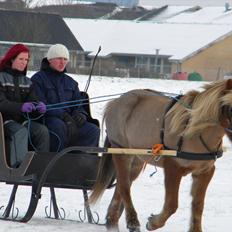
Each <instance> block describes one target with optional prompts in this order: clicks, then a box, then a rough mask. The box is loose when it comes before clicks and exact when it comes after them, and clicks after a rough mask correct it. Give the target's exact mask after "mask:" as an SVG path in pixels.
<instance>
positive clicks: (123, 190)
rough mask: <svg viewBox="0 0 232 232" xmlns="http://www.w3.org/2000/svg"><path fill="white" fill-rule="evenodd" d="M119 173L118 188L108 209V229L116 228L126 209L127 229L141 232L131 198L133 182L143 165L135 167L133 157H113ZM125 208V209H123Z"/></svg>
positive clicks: (132, 231)
mask: <svg viewBox="0 0 232 232" xmlns="http://www.w3.org/2000/svg"><path fill="white" fill-rule="evenodd" d="M113 159H114V164H115V168H116V172H117V187H116V190H115V193H114V196H113V199H112V201H111V204H110V206H109V208H108V213H107V228H116V226H117V224H118V220H119V218H120V216H121V214H122V212H123V208H124V207H125V211H126V221H127V227H128V229H129V231H131V232H139V231H140V224H139V221H138V218H137V213H136V211H135V209H134V206H133V203H132V199H131V196H130V187H131V184H132V181H133V180H134V179H136V177H137V176H138V175H139V173H140V171H141V169H142V163H141V161H140V165H135V163H133V165H132V160H133V159H134V158H132V157H129V158H128V157H125V156H117V157H113ZM123 206H124V207H123Z"/></svg>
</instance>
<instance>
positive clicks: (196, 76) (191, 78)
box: [188, 72, 203, 81]
mask: <svg viewBox="0 0 232 232" xmlns="http://www.w3.org/2000/svg"><path fill="white" fill-rule="evenodd" d="M188 80H189V81H202V80H203V78H202V76H201V75H200V74H199V73H197V72H192V73H190V74H189V75H188Z"/></svg>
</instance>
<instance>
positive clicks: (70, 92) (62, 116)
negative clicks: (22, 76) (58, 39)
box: [31, 44, 100, 152]
mask: <svg viewBox="0 0 232 232" xmlns="http://www.w3.org/2000/svg"><path fill="white" fill-rule="evenodd" d="M68 61H69V51H68V49H67V48H66V47H65V46H64V45H62V44H55V45H52V46H51V47H50V48H49V50H48V52H47V57H45V58H44V59H43V60H42V63H41V68H40V71H39V72H37V73H35V74H34V75H33V77H32V78H31V80H32V82H33V84H34V87H35V90H36V93H37V95H38V97H39V99H40V101H42V102H44V103H45V104H46V105H48V104H56V103H61V102H69V101H75V100H79V99H81V95H80V90H79V87H78V83H77V82H76V81H75V80H74V79H72V78H71V77H70V76H68V75H67V74H66V66H67V64H68ZM44 116H45V124H46V125H47V127H48V129H49V131H50V133H51V134H50V141H51V144H50V148H51V151H53V152H57V151H60V150H62V149H64V148H65V147H67V146H71V145H77V146H78V145H79V146H98V142H99V136H100V130H99V128H98V127H97V126H96V125H94V124H92V123H90V122H88V121H87V113H86V111H85V110H84V109H83V107H82V106H75V107H70V108H60V109H54V110H49V111H47V112H46V114H45V115H44Z"/></svg>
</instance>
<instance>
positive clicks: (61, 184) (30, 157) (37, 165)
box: [0, 92, 114, 223]
mask: <svg viewBox="0 0 232 232" xmlns="http://www.w3.org/2000/svg"><path fill="white" fill-rule="evenodd" d="M82 96H83V98H84V99H85V100H86V104H85V105H84V107H85V109H86V111H87V113H88V115H89V117H88V120H89V121H90V122H92V123H95V124H96V125H98V126H99V122H98V120H96V119H93V118H92V117H91V113H90V107H89V98H88V95H87V94H86V93H85V92H83V93H82ZM96 149H97V148H96ZM96 149H95V150H94V151H93V150H92V149H91V148H88V147H68V148H66V149H64V150H62V151H61V152H58V153H53V152H46V153H44V152H39V153H36V152H33V151H29V152H28V153H27V154H26V156H25V159H24V161H23V162H22V163H21V164H20V166H19V167H18V168H11V167H10V166H9V165H8V162H7V159H6V152H5V140H4V130H3V119H2V115H1V113H0V182H5V183H6V184H7V185H12V186H13V187H12V191H11V195H10V197H9V200H8V202H7V204H6V206H1V208H0V209H1V211H2V212H3V213H2V215H1V219H4V220H12V221H19V222H28V221H29V220H30V219H31V218H32V216H33V215H34V213H35V211H36V208H37V205H38V202H39V199H40V198H41V191H42V188H44V187H48V188H49V189H50V204H49V207H50V208H49V209H48V208H46V211H45V212H46V215H47V217H52V218H55V219H64V218H65V211H64V209H63V208H62V212H60V209H59V207H58V203H57V197H56V193H55V189H56V188H65V189H74V190H75V189H76V190H81V191H82V193H83V199H84V213H85V215H84V216H82V217H80V215H79V220H80V221H84V220H87V221H88V222H89V223H98V222H99V216H98V214H97V213H96V212H95V214H96V215H97V218H95V219H94V217H93V214H92V211H91V209H90V206H89V203H88V191H89V190H91V189H92V188H93V185H94V183H95V180H96V176H97V167H98V164H99V162H100V157H99V156H98V152H97V150H96ZM113 181H114V180H113V179H112V182H111V184H110V185H109V188H111V187H113V184H112V183H113ZM20 186H28V187H29V188H30V191H31V194H30V201H29V205H28V207H27V210H26V212H25V214H24V215H20V213H19V209H18V208H16V207H15V199H16V194H17V190H18V189H19V187H20ZM0 205H2V204H0Z"/></svg>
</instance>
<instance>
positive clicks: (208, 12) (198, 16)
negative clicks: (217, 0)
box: [166, 7, 232, 24]
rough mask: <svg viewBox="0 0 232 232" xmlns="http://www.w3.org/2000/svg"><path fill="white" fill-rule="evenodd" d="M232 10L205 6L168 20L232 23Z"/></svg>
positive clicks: (173, 21)
mask: <svg viewBox="0 0 232 232" xmlns="http://www.w3.org/2000/svg"><path fill="white" fill-rule="evenodd" d="M231 18H232V12H231V11H227V12H226V11H225V8H224V7H204V8H202V9H200V10H197V11H195V12H189V11H187V12H183V13H180V14H178V15H177V16H175V17H171V18H169V19H167V20H166V22H169V23H201V24H202V23H215V24H217V23H220V24H226V23H228V24H231V23H232V21H231Z"/></svg>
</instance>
